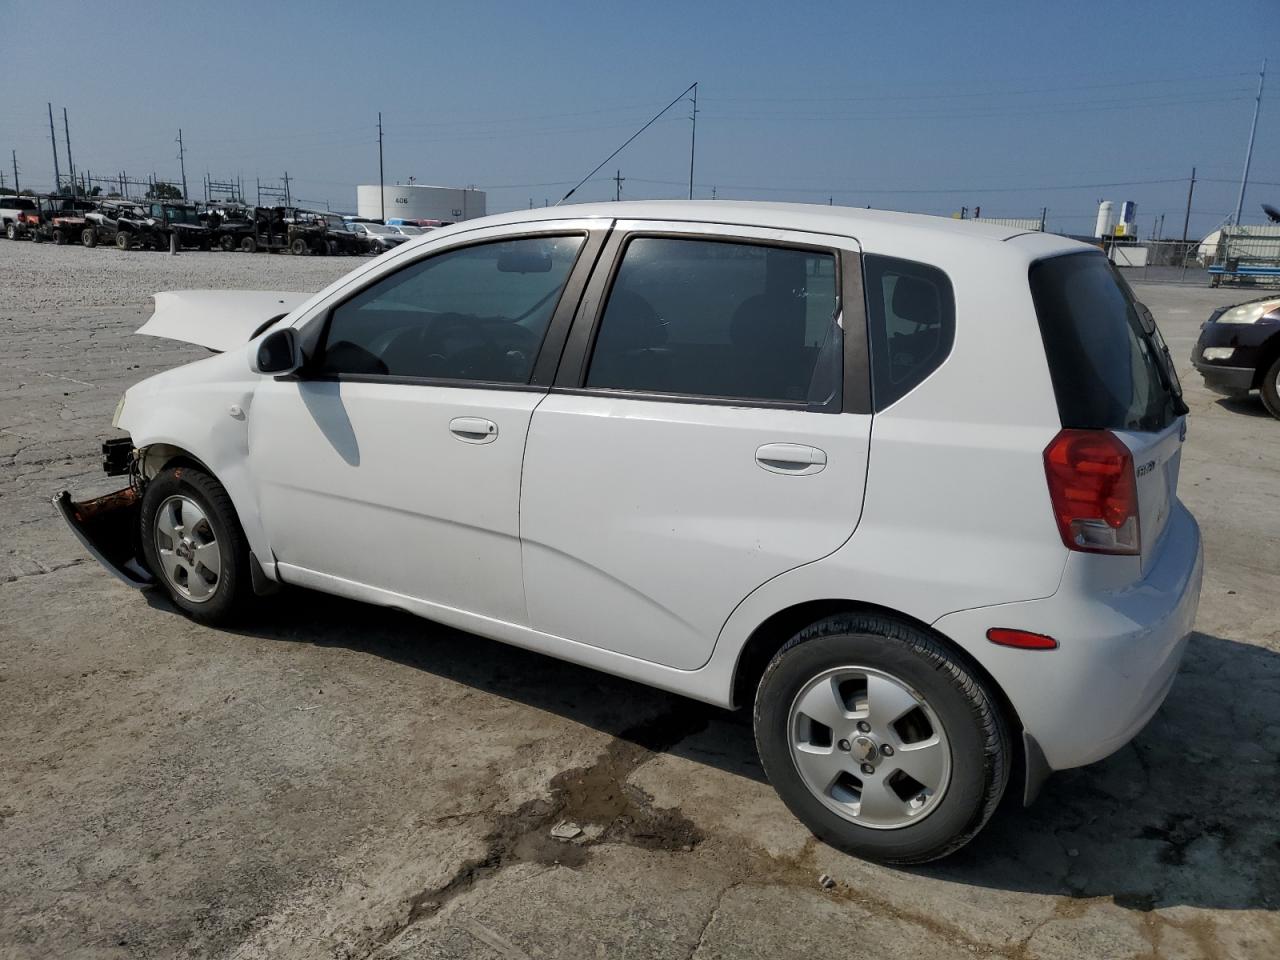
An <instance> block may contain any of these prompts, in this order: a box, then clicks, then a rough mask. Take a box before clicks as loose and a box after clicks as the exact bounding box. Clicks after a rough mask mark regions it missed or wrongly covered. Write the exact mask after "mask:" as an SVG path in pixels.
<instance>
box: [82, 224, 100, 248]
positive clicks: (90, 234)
mask: <svg viewBox="0 0 1280 960" xmlns="http://www.w3.org/2000/svg"><path fill="white" fill-rule="evenodd" d="M80 242H81V243H82V244H84V245H85V246H86V247H96V246H97V245H98V231H97V230H95V229H93V227H85V228H84V229H83V230H81V231H80Z"/></svg>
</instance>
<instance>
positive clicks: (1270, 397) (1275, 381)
mask: <svg viewBox="0 0 1280 960" xmlns="http://www.w3.org/2000/svg"><path fill="white" fill-rule="evenodd" d="M1258 390H1259V392H1260V393H1261V394H1262V405H1263V406H1264V407H1266V408H1267V413H1269V414H1271V415H1272V416H1273V417H1275V418H1276V419H1277V420H1280V357H1276V361H1275V363H1273V364H1271V366H1270V367H1268V368H1267V372H1266V373H1264V374H1263V375H1262V383H1260V384H1259V385H1258Z"/></svg>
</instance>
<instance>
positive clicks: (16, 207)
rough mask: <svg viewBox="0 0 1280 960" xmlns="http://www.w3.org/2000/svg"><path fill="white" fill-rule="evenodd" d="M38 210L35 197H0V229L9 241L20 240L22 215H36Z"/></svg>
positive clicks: (21, 235)
mask: <svg viewBox="0 0 1280 960" xmlns="http://www.w3.org/2000/svg"><path fill="white" fill-rule="evenodd" d="M39 209H40V205H39V203H38V202H37V201H36V198H35V197H20V196H16V195H10V196H0V229H3V230H4V235H5V236H6V237H8V238H9V239H10V240H20V239H22V237H23V232H24V229H25V225H24V222H23V215H24V214H38V213H39ZM37 221H38V217H37Z"/></svg>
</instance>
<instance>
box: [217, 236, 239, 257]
mask: <svg viewBox="0 0 1280 960" xmlns="http://www.w3.org/2000/svg"><path fill="white" fill-rule="evenodd" d="M218 246H220V247H222V249H223V250H224V251H226V252H227V253H231V252H233V251H234V250H235V248H236V238H235V237H233V236H231V234H227V235H226V236H224V237H222V238H220V239H219V240H218Z"/></svg>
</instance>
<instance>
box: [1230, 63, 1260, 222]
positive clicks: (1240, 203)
mask: <svg viewBox="0 0 1280 960" xmlns="http://www.w3.org/2000/svg"><path fill="white" fill-rule="evenodd" d="M1266 79H1267V61H1266V60H1265V59H1264V60H1263V61H1262V70H1261V71H1259V73H1258V95H1257V96H1256V97H1255V98H1254V100H1253V123H1252V124H1251V125H1250V127H1249V146H1248V148H1247V149H1246V150H1245V152H1244V176H1242V177H1241V178H1240V197H1239V198H1238V199H1237V200H1236V219H1235V224H1236V226H1237V227H1238V226H1240V212H1241V211H1242V210H1243V209H1244V191H1245V188H1246V187H1248V186H1249V164H1251V163H1252V162H1253V137H1254V134H1256V133H1257V132H1258V111H1259V110H1260V109H1262V84H1263V83H1264V82H1265V81H1266Z"/></svg>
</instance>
